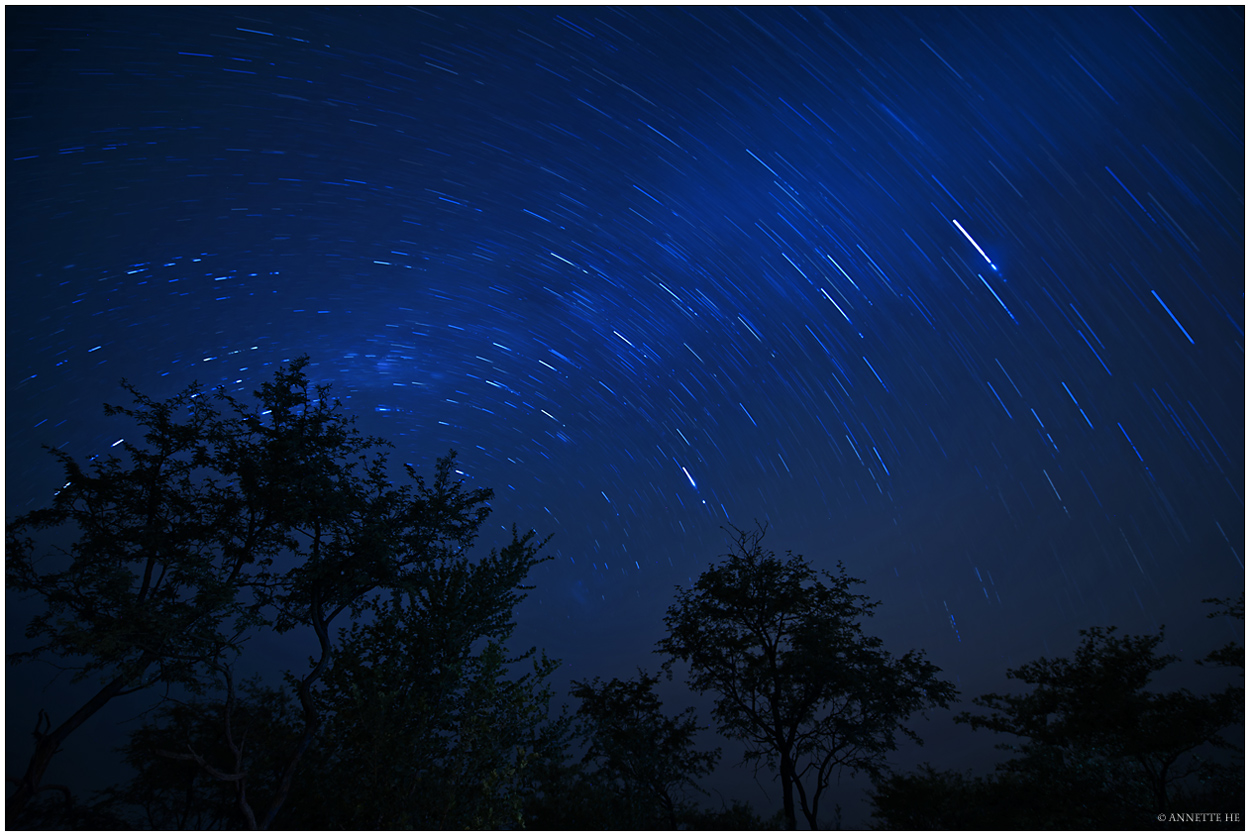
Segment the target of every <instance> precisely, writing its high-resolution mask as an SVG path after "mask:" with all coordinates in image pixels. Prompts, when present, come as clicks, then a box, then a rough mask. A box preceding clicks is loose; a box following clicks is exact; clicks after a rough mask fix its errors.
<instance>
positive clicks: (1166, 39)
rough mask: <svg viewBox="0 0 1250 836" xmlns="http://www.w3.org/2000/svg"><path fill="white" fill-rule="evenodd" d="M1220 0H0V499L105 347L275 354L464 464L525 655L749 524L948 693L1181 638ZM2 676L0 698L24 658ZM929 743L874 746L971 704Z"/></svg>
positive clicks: (79, 398)
mask: <svg viewBox="0 0 1250 836" xmlns="http://www.w3.org/2000/svg"><path fill="white" fill-rule="evenodd" d="M1243 15H1244V11H1243V9H1241V8H1240V7H1230V8H1193V7H1190V8H1154V7H1145V8H1140V9H1137V10H1134V9H1131V8H1128V7H1119V8H1107V9H1074V8H1050V9H1023V8H1008V9H982V8H969V9H964V10H954V9H920V8H902V9H872V8H857V9H824V10H822V9H812V8H805V9H798V10H793V9H780V8H771V7H762V8H750V9H743V10H736V9H726V8H698V7H691V8H685V9H682V8H637V7H630V8H624V9H609V8H559V7H546V8H539V9H533V10H524V9H513V8H503V9H481V8H472V7H461V8H438V9H413V8H396V7H389V8H380V9H379V8H374V9H369V8H356V7H345V8H336V9H331V10H311V9H299V8H289V7H288V8H266V9H255V10H249V9H240V8H199V9H185V8H129V9H126V8H123V9H118V8H104V7H97V8H88V9H81V8H79V9H73V8H63V7H61V8H58V7H42V8H14V7H9V8H7V9H6V14H5V17H6V21H7V41H6V46H7V50H8V52H7V108H6V116H7V120H8V121H7V131H6V139H7V144H6V154H7V162H6V174H7V210H8V212H7V225H6V233H7V246H6V268H7V269H6V278H7V292H6V301H7V313H6V319H5V324H6V328H7V342H6V346H7V349H8V352H7V360H6V375H7V377H6V394H7V396H8V399H7V408H6V416H7V424H6V442H7V453H8V458H7V466H6V484H7V498H6V511H7V513H8V514H9V515H10V516H11V515H13V514H16V513H20V512H22V511H25V510H29V509H31V508H34V507H38V506H39V505H42V504H44V503H46V502H47V501H48V500H49V498H50V496H51V492H52V491H53V490H54V489H55V488H57V487H59V481H58V477H59V475H60V474H59V472H58V470H57V467H56V466H55V463H54V461H53V459H52V458H51V457H50V456H49V455H48V454H46V453H43V452H41V451H40V450H39V445H40V444H45V443H46V444H50V445H53V446H62V447H64V448H65V449H66V450H68V451H70V452H72V453H73V454H75V455H76V456H80V457H82V458H87V457H89V456H91V455H94V454H97V453H101V452H104V451H106V450H108V449H109V447H110V445H112V444H113V443H114V442H115V441H117V439H118V438H119V437H120V436H119V433H118V431H117V429H116V427H113V426H110V424H109V423H108V422H106V421H105V419H103V418H102V416H101V413H100V404H101V403H102V402H104V401H110V402H119V401H121V400H122V398H123V393H122V392H121V390H120V389H119V388H118V381H119V380H120V379H121V378H123V377H125V378H127V379H129V380H131V381H132V382H134V383H135V384H137V385H138V386H139V387H140V389H141V390H143V391H145V392H147V393H149V394H152V395H155V396H162V397H163V396H167V395H169V394H172V393H173V392H175V391H177V390H178V389H181V388H182V387H184V386H185V385H187V384H188V383H190V382H191V381H192V380H198V381H199V382H200V383H202V384H205V385H219V384H220V385H224V386H226V387H227V388H228V389H229V390H230V391H232V392H234V393H237V394H241V395H242V394H247V393H250V392H251V391H252V390H253V389H255V388H257V387H258V386H259V384H260V383H261V382H262V381H264V380H266V379H269V378H270V377H271V376H272V373H273V371H274V369H275V368H276V367H277V365H279V364H281V363H284V362H288V361H289V360H290V359H292V358H294V357H297V356H298V355H300V354H303V353H307V354H309V355H310V356H311V357H312V360H313V364H314V365H313V366H312V371H311V373H312V375H313V377H314V378H316V379H317V380H319V381H323V382H329V383H332V384H333V386H334V391H335V392H336V393H337V394H338V395H339V396H340V397H341V398H343V399H344V401H345V403H346V404H347V406H348V407H349V408H350V409H351V411H352V412H353V413H355V414H357V415H359V416H360V422H361V426H362V428H363V429H365V430H366V431H368V432H373V433H377V434H380V435H383V436H385V437H387V438H389V439H390V440H392V441H393V442H394V443H395V444H396V450H395V451H394V459H395V460H396V461H397V462H405V461H409V462H413V463H414V464H416V465H418V467H419V468H422V469H423V470H424V472H426V473H429V472H431V468H432V464H433V462H434V459H435V458H436V457H437V456H439V455H441V454H445V453H446V451H447V450H448V449H449V448H455V449H456V450H457V451H458V453H459V459H458V463H459V464H458V466H459V468H460V469H461V471H462V472H463V473H464V475H465V477H466V478H467V479H468V480H469V482H470V483H471V484H472V485H474V486H485V487H492V488H494V489H495V491H496V496H495V500H494V502H493V503H492V504H493V507H494V515H493V516H492V518H491V521H490V523H489V526H488V527H489V532H488V534H487V535H486V536H485V537H484V538H483V545H484V546H489V544H490V541H492V539H493V540H495V541H498V542H504V541H505V540H506V534H505V531H504V529H505V528H510V527H511V525H512V523H513V522H516V523H517V524H518V525H519V526H520V527H521V528H522V529H526V528H530V527H532V528H535V529H537V531H538V532H539V533H540V534H544V535H545V534H548V533H551V534H554V537H553V539H552V540H551V542H550V545H549V548H548V551H549V553H550V554H551V555H552V557H553V560H552V561H550V562H548V563H546V564H544V565H542V566H541V567H539V568H538V569H537V570H536V571H535V572H534V574H533V575H532V576H531V580H532V581H533V582H534V583H535V584H536V589H535V590H534V591H533V592H532V593H531V596H530V599H529V600H528V601H527V602H526V604H525V605H524V606H523V607H522V608H521V609H520V610H519V612H518V621H519V627H518V636H517V638H518V643H519V644H520V643H524V644H538V645H540V646H542V647H545V648H546V649H547V651H548V652H549V653H550V654H551V655H553V656H555V657H558V658H561V659H563V660H564V668H562V670H561V672H560V676H561V677H562V680H561V685H560V687H561V688H563V682H564V681H567V679H568V678H569V677H577V678H581V677H587V676H593V675H599V676H604V677H611V676H620V677H626V676H628V675H630V674H631V673H632V672H633V671H634V669H635V668H636V667H637V666H639V665H643V666H646V667H648V668H649V669H650V670H654V669H655V668H656V667H658V665H659V662H660V661H661V660H660V659H659V657H656V656H654V655H653V654H652V653H651V650H652V648H653V647H654V642H655V641H656V640H657V639H658V638H659V637H660V636H661V635H662V630H663V625H662V623H661V618H662V615H663V612H664V610H665V608H666V607H667V606H668V604H669V603H670V601H671V600H672V593H673V589H674V586H676V585H677V584H688V583H689V582H690V581H692V580H693V579H694V578H695V577H697V576H698V574H699V572H701V571H702V570H703V569H705V568H706V567H707V565H708V563H709V562H711V561H713V560H714V559H716V558H717V557H718V556H719V555H720V554H722V553H723V552H724V551H725V548H726V543H725V541H726V535H725V533H724V531H722V530H721V527H722V526H725V525H727V524H733V525H737V526H739V527H743V528H750V527H752V526H753V525H754V521H755V520H759V521H761V522H763V521H768V523H769V525H770V532H769V534H768V537H767V539H766V541H765V542H766V544H767V545H770V546H771V547H772V548H774V549H775V550H777V551H778V552H784V551H785V550H787V549H790V550H793V551H795V552H797V553H802V554H804V555H805V556H807V557H808V558H809V559H810V560H811V561H812V562H813V563H815V564H816V565H818V566H822V567H829V568H832V567H833V566H834V564H835V563H836V561H838V560H842V561H843V562H845V564H846V566H847V569H848V571H849V572H850V573H851V574H852V575H855V576H857V577H860V578H864V579H865V580H866V581H867V584H866V586H865V587H864V588H863V591H865V592H866V593H868V594H869V595H871V596H873V597H874V598H879V599H881V600H882V601H883V604H882V606H881V608H880V609H879V610H878V614H877V617H876V618H875V619H873V621H872V622H871V623H870V624H869V630H870V632H873V633H875V634H878V635H880V636H882V637H883V638H884V639H885V641H886V645H887V647H889V648H891V649H894V650H895V651H897V652H902V651H904V650H906V649H908V648H911V647H922V648H925V649H926V650H927V651H928V653H929V655H930V657H931V658H932V659H933V661H935V662H936V663H937V664H938V665H939V666H941V667H942V668H943V669H944V671H945V672H946V675H947V676H948V677H949V678H950V679H951V680H952V681H956V682H957V684H958V685H959V687H960V688H961V690H962V691H963V694H964V697H965V699H967V698H970V697H971V696H974V695H976V694H979V693H982V692H984V691H987V690H993V689H1000V690H1001V689H1002V688H1004V687H1006V680H1005V679H1004V678H1003V673H1004V671H1005V670H1006V668H1007V667H1009V666H1012V665H1018V664H1022V663H1023V662H1025V661H1028V660H1030V659H1033V658H1036V657H1037V656H1040V655H1043V654H1066V653H1068V652H1070V651H1071V649H1072V648H1073V647H1074V646H1075V644H1076V641H1077V635H1076V631H1077V629H1079V628H1081V627H1088V626H1092V625H1108V624H1117V625H1119V626H1120V627H1121V628H1122V629H1125V630H1129V631H1131V632H1144V631H1151V630H1154V629H1156V628H1157V627H1158V625H1159V624H1166V625H1167V626H1168V635H1169V642H1168V644H1167V646H1166V649H1167V650H1169V651H1171V652H1175V653H1178V654H1180V655H1182V656H1183V657H1184V658H1186V659H1187V660H1188V659H1194V658H1197V657H1198V656H1201V655H1202V654H1205V653H1206V652H1207V651H1208V650H1210V649H1213V648H1214V647H1215V646H1216V645H1218V644H1222V643H1223V642H1225V641H1228V640H1229V639H1230V638H1232V636H1233V635H1234V630H1238V631H1239V630H1240V625H1230V624H1229V623H1227V622H1226V621H1224V620H1216V621H1208V620H1207V619H1205V618H1204V615H1205V613H1206V610H1207V608H1206V607H1205V606H1203V605H1202V604H1200V601H1201V599H1202V598H1206V597H1212V596H1228V595H1232V596H1236V595H1239V594H1241V592H1242V590H1243V588H1244V577H1245V575H1244V557H1245V551H1244V539H1245V511H1244V504H1243V500H1244V484H1245V443H1244V438H1245V436H1244V421H1245V414H1244V403H1245V402H1244V391H1245V361H1244V325H1245V316H1244V309H1245V305H1244V262H1245V243H1244V237H1243V235H1244V217H1245V216H1244V204H1243V199H1244V198H1243V184H1244V181H1245V169H1244V159H1245V157H1244V153H1245V152H1244V132H1243V126H1244V100H1245V90H1244V86H1243V77H1244V34H1243V33H1244V29H1245V26H1244V20H1243ZM20 614H21V612H20V610H19V608H17V607H14V606H10V607H9V617H8V621H7V623H8V630H9V637H10V638H9V641H8V642H7V644H8V645H9V647H10V649H13V648H14V647H15V646H16V641H15V636H17V635H20V633H19V632H18V631H20V627H21V620H20V618H19V615H20ZM1238 635H1239V633H1238ZM257 652H258V653H259V652H270V653H272V655H273V658H274V659H278V658H279V657H280V653H279V651H277V650H276V649H270V650H266V649H265V646H263V645H262V646H260V650H258V651H257ZM273 664H275V665H277V664H282V665H297V664H299V661H298V659H295V658H291V659H289V660H288V659H282V660H281V661H280V662H279V661H275V662H273ZM1185 665H1186V666H1187V671H1186V675H1187V676H1190V675H1192V668H1193V665H1192V663H1190V662H1188V661H1187V662H1186V663H1185ZM22 671H23V678H22V685H21V686H20V687H22V688H25V689H26V691H30V694H26V691H21V692H20V693H19V691H18V690H17V689H18V687H19V686H18V685H17V684H15V682H14V678H15V677H13V676H10V681H9V683H8V692H9V695H10V697H11V701H10V703H9V711H8V712H7V714H8V716H9V721H8V722H9V733H10V735H14V734H21V735H25V734H26V733H27V732H28V731H29V727H30V726H31V725H32V724H33V711H34V709H33V708H31V709H29V711H24V710H23V709H21V706H23V705H25V704H26V703H25V702H22V700H26V699H27V698H29V700H35V699H39V700H41V701H42V702H50V701H51V700H54V699H55V698H56V694H58V693H60V692H61V691H62V690H63V685H61V684H58V685H55V686H53V687H52V689H50V690H45V691H41V690H39V688H42V687H43V685H44V684H45V683H46V682H47V681H48V680H49V679H50V678H51V673H52V672H51V671H50V670H47V669H43V668H39V667H33V666H32V667H28V668H25V669H22ZM12 673H13V669H11V670H10V674H12ZM36 680H38V682H37V683H36ZM32 683H33V684H32ZM1200 684H1201V683H1199V684H1198V685H1197V686H1195V685H1193V683H1191V687H1199V686H1200ZM36 685H37V686H38V687H36ZM669 693H670V694H671V695H672V697H671V700H672V701H671V708H673V710H676V709H677V708H679V707H681V706H682V705H684V704H688V703H692V700H691V698H690V697H689V696H688V695H687V694H685V692H684V691H682V690H681V689H680V688H678V687H677V683H674V685H673V686H672V688H671V689H670V691H669ZM24 695H25V696H24ZM132 699H136V700H138V701H136V702H134V703H131V704H130V705H129V706H128V707H127V708H126V709H124V710H122V709H119V710H116V711H113V712H112V713H110V714H108V715H107V716H104V715H102V716H101V717H99V718H97V719H96V720H95V721H93V722H95V723H98V724H99V729H97V732H96V734H103V733H104V732H105V731H106V730H107V727H108V726H110V724H114V723H117V722H120V721H123V720H128V719H130V718H131V717H133V716H134V714H135V713H137V712H138V711H139V710H141V709H142V707H143V704H142V702H141V698H132ZM562 699H563V700H564V701H569V702H571V699H570V698H568V697H567V695H566V694H565V695H563V696H562ZM683 700H684V702H683ZM693 704H698V705H700V706H705V705H706V703H703V702H699V703H693ZM961 707H968V706H967V705H964V706H961ZM54 719H55V718H54ZM703 719H704V721H705V722H706V721H707V720H708V716H707V713H706V712H704V714H703ZM14 724H16V725H14ZM82 734H83V733H80V736H81V735H82ZM929 735H930V736H931V737H932V738H933V740H932V742H931V744H930V746H928V747H926V750H925V751H924V752H923V753H922V755H913V754H910V753H909V754H907V755H906V757H902V756H900V759H899V760H897V761H896V763H897V764H898V765H899V766H901V767H904V768H910V766H912V765H913V764H914V763H915V762H916V761H917V760H919V759H920V758H921V757H922V756H923V758H926V759H929V760H931V761H933V762H934V764H935V765H937V766H940V767H957V768H964V767H966V766H978V765H979V766H985V765H986V764H988V762H989V761H988V760H986V759H985V758H986V757H987V756H985V755H984V752H985V751H992V750H990V749H989V747H990V746H991V745H992V744H993V743H994V742H997V741H995V740H994V739H993V738H992V737H990V736H988V735H987V733H982V734H981V735H975V736H974V735H971V734H970V733H968V732H967V731H966V729H962V728H961V729H957V730H952V728H951V727H950V723H949V717H948V716H946V715H943V717H942V718H941V722H940V723H936V724H935V725H934V730H933V731H931V732H929ZM974 737H975V738H976V739H975V740H973V738H974ZM14 739H16V738H14ZM90 743H91V741H79V742H78V743H77V744H75V745H77V746H79V747H86V746H88V745H89V744H90ZM723 745H724V747H725V753H726V762H727V763H732V762H734V761H736V760H737V757H738V755H739V753H740V746H738V745H737V744H733V743H724V744H723ZM8 748H9V755H10V758H9V760H10V772H12V770H13V768H14V765H13V760H14V758H13V755H14V747H12V746H10V747H8ZM75 751H79V750H75ZM82 751H85V749H83V750H82ZM17 754H19V755H20V758H19V760H21V761H22V762H24V759H25V757H26V756H27V755H28V752H27V751H25V750H23V751H21V752H19V753H17ZM83 757H90V756H89V755H84V756H83ZM978 758H980V760H978ZM909 759H910V760H909ZM61 768H62V769H66V768H68V766H62V767H61ZM723 771H724V770H723ZM729 772H733V770H730V771H729ZM729 772H726V773H725V774H726V775H728V777H725V778H723V781H724V783H723V786H726V787H734V788H735V789H734V790H733V794H737V795H739V796H740V797H747V798H749V799H750V800H752V801H754V802H756V803H757V804H758V805H759V806H761V807H763V808H765V811H766V812H771V811H772V809H773V808H775V807H776V806H779V804H780V801H779V796H778V795H777V793H776V792H775V791H774V792H772V794H771V796H770V798H771V801H764V800H762V799H763V795H762V793H763V790H762V789H761V788H760V787H758V786H756V785H755V784H754V783H753V782H752V781H751V780H750V777H749V773H746V772H745V771H743V770H737V772H741V773H742V774H743V775H745V776H746V777H741V776H739V777H737V778H735V777H733V776H732V775H729ZM52 777H53V776H52V774H51V773H50V775H49V779H50V780H51V779H52ZM735 781H738V782H739V784H734V782H735ZM761 781H762V782H763V784H764V786H765V787H767V788H771V787H772V785H770V784H769V783H768V781H767V780H766V779H765V778H763V777H761ZM739 785H740V786H742V787H745V789H741V791H739V790H738V789H737V787H738V786H739Z"/></svg>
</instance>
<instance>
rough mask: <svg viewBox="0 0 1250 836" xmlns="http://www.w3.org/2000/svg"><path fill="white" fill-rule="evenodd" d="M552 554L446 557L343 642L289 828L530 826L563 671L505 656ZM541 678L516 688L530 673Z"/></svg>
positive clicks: (530, 546)
mask: <svg viewBox="0 0 1250 836" xmlns="http://www.w3.org/2000/svg"><path fill="white" fill-rule="evenodd" d="M541 545H542V544H541V543H535V542H534V541H533V535H532V533H531V534H527V535H524V536H520V537H518V536H517V534H516V532H515V531H514V532H513V542H512V543H511V544H510V545H509V546H507V547H505V548H503V549H501V550H498V551H492V552H491V553H490V555H489V556H487V557H485V558H483V559H482V560H479V561H476V562H471V561H470V560H469V559H468V558H467V556H465V555H462V554H455V555H444V556H443V558H442V559H438V560H434V561H430V562H428V563H426V564H424V565H423V566H422V567H420V568H419V569H418V570H417V571H414V572H413V573H412V574H411V576H410V577H409V578H407V579H406V582H405V583H404V584H403V585H402V586H399V587H396V589H395V590H394V591H393V592H392V594H391V595H390V596H389V597H385V598H382V599H379V600H376V601H374V602H373V603H372V604H371V610H372V613H371V615H372V617H371V619H369V620H367V621H363V622H356V623H354V624H352V625H351V626H350V627H349V628H346V629H344V630H341V631H340V636H339V639H340V647H339V649H338V651H337V654H336V662H335V664H334V665H333V666H332V667H331V668H330V669H329V670H328V672H327V674H326V676H325V682H324V685H323V687H322V688H321V689H320V690H319V692H318V693H317V695H316V699H317V702H318V704H319V705H320V706H321V708H322V710H323V711H324V713H325V716H326V717H327V722H326V727H325V731H324V734H323V735H322V737H321V740H320V741H319V742H318V745H317V747H316V748H315V750H314V751H312V752H311V753H310V758H311V759H310V762H309V763H308V769H307V770H306V775H305V776H304V778H303V779H302V785H301V786H300V788H299V790H298V792H296V793H295V795H294V796H293V797H292V803H291V806H290V809H289V810H287V811H285V812H284V813H283V815H282V816H281V817H280V818H279V819H278V820H277V823H278V824H280V825H281V826H282V827H283V828H284V829H287V828H289V829H306V828H327V827H329V828H339V827H343V828H348V829H353V828H374V829H376V828H385V829H395V828H419V829H449V828H462V827H476V828H481V827H487V828H499V827H506V826H509V825H515V824H516V823H517V821H518V819H519V817H520V814H521V804H522V796H523V792H522V785H523V784H524V782H525V780H526V777H527V774H528V770H529V769H530V766H531V763H532V761H533V760H534V759H536V758H541V757H544V756H545V755H546V754H547V753H546V752H545V747H546V737H547V734H546V728H545V724H546V720H547V707H548V702H549V699H550V690H549V689H548V688H547V686H546V681H547V679H548V678H549V677H550V675H551V674H552V673H553V671H554V670H555V668H556V667H557V663H555V662H553V661H551V660H549V659H547V658H546V657H545V656H542V655H539V656H537V658H534V657H535V650H534V649H533V648H531V649H530V650H529V651H527V652H525V653H522V654H520V655H519V656H515V657H513V656H509V655H508V653H507V651H506V649H505V644H506V642H507V640H508V639H509V637H510V636H511V633H512V630H513V627H514V623H513V621H512V614H513V609H514V608H515V606H516V605H517V604H519V603H520V601H521V600H522V598H523V597H524V590H526V589H528V588H529V587H527V586H524V579H525V577H526V574H527V573H528V571H529V570H530V569H531V568H532V567H533V566H534V565H535V564H536V563H538V562H539V561H540V558H538V557H537V549H538V548H540V547H541ZM521 664H525V665H529V666H530V667H531V670H530V671H529V672H526V673H521V674H520V675H513V672H514V670H515V669H516V667H517V666H518V665H521Z"/></svg>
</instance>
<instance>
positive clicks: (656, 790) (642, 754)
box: [572, 670, 720, 830]
mask: <svg viewBox="0 0 1250 836" xmlns="http://www.w3.org/2000/svg"><path fill="white" fill-rule="evenodd" d="M659 681H660V678H659V676H650V675H648V674H647V673H646V671H642V670H639V671H638V678H637V679H631V680H628V681H625V682H622V681H621V680H619V679H613V680H612V681H611V682H608V683H603V682H601V681H600V680H599V679H598V678H595V679H594V680H591V681H589V682H586V681H583V682H574V683H573V691H572V694H573V696H575V697H577V698H578V699H579V700H581V705H580V706H579V707H578V709H577V714H576V719H577V721H578V729H579V734H580V736H581V738H582V740H583V742H585V744H586V746H587V749H586V754H585V756H584V757H583V759H582V764H583V766H585V767H587V768H591V769H592V771H591V772H590V773H589V775H588V776H587V777H588V778H589V779H590V780H591V781H592V782H594V783H595V784H597V785H599V786H601V787H604V788H606V789H607V790H608V792H609V793H611V795H612V796H613V798H614V800H616V801H618V802H619V804H618V805H617V806H618V807H620V808H622V809H621V810H620V815H619V817H618V819H617V820H615V821H612V822H610V826H611V827H613V828H622V829H635V828H644V829H645V828H652V827H666V828H668V829H671V830H676V829H677V814H678V812H679V804H680V802H681V799H682V791H683V790H684V789H685V788H687V787H691V788H696V784H695V780H696V779H697V778H699V777H701V776H703V775H707V774H708V773H709V772H711V771H712V769H713V768H714V767H715V766H716V762H717V761H718V760H719V759H720V750H719V749H716V750H713V751H710V752H704V751H699V750H697V749H695V748H694V743H695V736H696V735H697V734H698V733H699V732H700V731H701V730H702V727H701V726H699V725H698V723H696V722H695V718H694V709H692V708H688V709H686V710H685V711H683V712H681V713H680V714H678V715H677V716H676V717H669V716H667V715H666V714H664V711H663V706H662V705H661V703H660V698H659V695H657V694H656V693H655V685H656V683H658V682H659Z"/></svg>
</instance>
